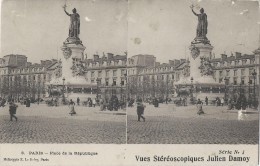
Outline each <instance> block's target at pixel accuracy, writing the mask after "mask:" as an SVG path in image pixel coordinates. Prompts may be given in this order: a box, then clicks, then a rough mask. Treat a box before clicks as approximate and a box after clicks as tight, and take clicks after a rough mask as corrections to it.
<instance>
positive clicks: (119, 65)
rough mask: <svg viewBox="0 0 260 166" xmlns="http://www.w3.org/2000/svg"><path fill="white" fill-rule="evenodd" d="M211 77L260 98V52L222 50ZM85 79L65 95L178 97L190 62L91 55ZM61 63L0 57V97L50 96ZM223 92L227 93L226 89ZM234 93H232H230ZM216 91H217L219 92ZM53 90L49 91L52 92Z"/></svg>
mask: <svg viewBox="0 0 260 166" xmlns="http://www.w3.org/2000/svg"><path fill="white" fill-rule="evenodd" d="M210 62H211V65H212V67H213V70H214V74H213V78H214V79H215V81H216V82H219V83H223V85H225V93H227V95H234V93H236V94H237V93H241V92H242V93H244V94H246V96H247V97H248V98H250V97H254V96H255V97H256V98H257V97H258V96H259V94H258V91H259V72H258V70H259V56H256V55H255V54H252V55H247V54H244V55H242V54H241V53H238V52H237V53H235V55H230V56H228V55H225V54H222V55H221V57H220V58H213V59H211V61H210ZM83 64H84V68H85V70H84V78H85V80H86V82H87V83H86V85H85V86H81V87H66V88H65V92H66V93H75V94H83V95H86V96H87V95H90V96H91V95H92V96H97V97H102V98H105V99H109V98H110V97H111V96H113V95H116V96H117V97H118V98H119V99H122V100H125V99H126V98H136V97H137V96H139V97H141V98H144V99H145V98H148V97H161V98H170V97H173V96H177V95H178V93H177V92H178V89H176V86H175V83H176V82H178V81H179V80H180V79H181V78H185V77H189V74H190V67H189V60H186V59H180V60H176V59H174V60H169V63H162V64H160V63H159V62H157V61H156V57H155V56H153V55H135V56H132V57H131V58H127V55H114V54H112V53H107V54H103V56H99V55H93V58H89V59H88V58H86V59H84V61H83ZM59 65H62V64H60V61H57V60H46V61H41V63H40V64H32V63H29V62H27V57H26V56H24V55H13V54H11V55H6V56H4V57H3V58H1V59H0V95H1V96H2V97H4V96H13V97H16V98H18V97H23V96H27V97H33V98H37V97H48V96H49V95H46V94H47V93H49V91H50V87H48V86H46V85H47V83H48V82H50V81H51V79H52V78H53V77H60V76H61V74H59V72H57V70H60V68H59V67H58V66H59ZM222 92H223V91H222ZM231 92H232V93H233V94H232V93H231ZM216 93H218V92H216ZM49 94H50V93H49Z"/></svg>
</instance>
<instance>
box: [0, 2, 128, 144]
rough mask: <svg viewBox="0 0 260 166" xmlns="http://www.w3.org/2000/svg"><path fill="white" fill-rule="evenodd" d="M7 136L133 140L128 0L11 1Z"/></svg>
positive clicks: (0, 87)
mask: <svg viewBox="0 0 260 166" xmlns="http://www.w3.org/2000/svg"><path fill="white" fill-rule="evenodd" d="M1 14H2V17H1V19H2V20H1V32H2V33H1V41H2V42H1V59H0V73H1V75H0V96H1V99H0V100H1V102H0V103H1V107H0V110H1V111H0V114H1V115H0V116H1V118H0V123H1V127H0V142H1V143H85V144H88V143H89V144H90V143H91V144H124V143H126V108H125V106H126V104H125V103H126V90H125V89H126V88H125V87H126V84H125V82H126V81H125V80H126V75H125V73H126V62H127V19H126V16H127V1H105V0H103V1H95V0H89V1H80V0H78V1H69V0H68V1H66V0H55V1H53V0H47V1H40V0H21V1H20V0H19V1H18V0H17V1H16V0H15V1H13V0H4V1H3V2H2V11H1Z"/></svg>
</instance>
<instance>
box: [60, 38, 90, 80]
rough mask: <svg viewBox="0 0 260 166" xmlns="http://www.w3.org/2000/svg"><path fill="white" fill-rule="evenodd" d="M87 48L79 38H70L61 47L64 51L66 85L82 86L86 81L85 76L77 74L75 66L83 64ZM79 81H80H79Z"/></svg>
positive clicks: (63, 69) (63, 76) (63, 72)
mask: <svg viewBox="0 0 260 166" xmlns="http://www.w3.org/2000/svg"><path fill="white" fill-rule="evenodd" d="M85 49H86V47H85V46H83V44H82V43H81V41H80V39H78V38H68V39H67V40H66V41H65V42H64V43H63V46H62V47H61V50H62V51H63V55H64V58H62V78H65V85H66V84H68V83H72V82H73V83H74V82H75V83H76V82H78V83H80V84H82V83H83V82H82V81H84V82H86V81H85V79H84V76H82V75H80V74H75V72H77V71H74V70H77V69H73V66H74V65H75V64H79V63H81V61H82V60H83V59H84V50H85ZM77 80H78V81H77Z"/></svg>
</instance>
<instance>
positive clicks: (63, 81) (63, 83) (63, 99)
mask: <svg viewBox="0 0 260 166" xmlns="http://www.w3.org/2000/svg"><path fill="white" fill-rule="evenodd" d="M62 85H63V86H62V102H63V104H65V95H64V89H65V78H64V77H63V78H62Z"/></svg>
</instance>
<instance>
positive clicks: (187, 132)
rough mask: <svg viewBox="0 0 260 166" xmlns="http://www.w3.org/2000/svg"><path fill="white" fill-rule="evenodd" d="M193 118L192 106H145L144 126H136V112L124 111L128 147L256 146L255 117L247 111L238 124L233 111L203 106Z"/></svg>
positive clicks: (256, 113)
mask: <svg viewBox="0 0 260 166" xmlns="http://www.w3.org/2000/svg"><path fill="white" fill-rule="evenodd" d="M204 111H205V114H204V115H197V114H196V107H195V106H188V107H177V108H176V107H174V106H173V105H170V104H169V105H165V104H162V105H160V107H159V108H154V107H153V106H151V105H147V107H146V109H145V117H146V121H145V122H137V115H136V108H135V107H132V108H128V109H127V115H128V116H127V143H128V144H257V143H258V135H259V130H258V129H259V122H258V117H259V114H258V112H257V111H256V110H248V114H246V115H245V118H244V119H245V120H238V113H237V111H235V110H232V111H228V110H226V107H214V106H205V107H204Z"/></svg>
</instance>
